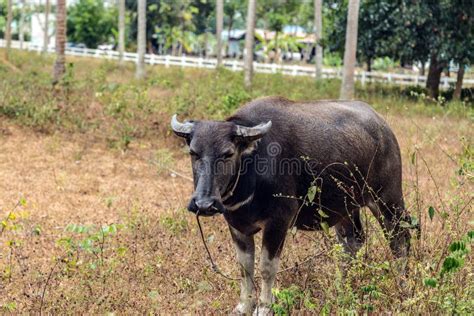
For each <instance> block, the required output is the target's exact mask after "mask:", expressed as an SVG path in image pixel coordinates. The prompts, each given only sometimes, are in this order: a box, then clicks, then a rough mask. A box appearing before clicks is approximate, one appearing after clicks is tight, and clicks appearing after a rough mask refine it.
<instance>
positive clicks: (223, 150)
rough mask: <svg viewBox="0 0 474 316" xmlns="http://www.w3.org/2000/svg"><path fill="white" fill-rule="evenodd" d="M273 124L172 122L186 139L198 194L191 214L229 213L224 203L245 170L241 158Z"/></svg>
mask: <svg viewBox="0 0 474 316" xmlns="http://www.w3.org/2000/svg"><path fill="white" fill-rule="evenodd" d="M271 126H272V123H271V121H269V122H267V123H262V124H259V125H256V126H251V127H247V126H241V125H237V124H235V123H232V122H217V121H195V122H192V121H190V122H184V123H181V122H179V121H178V119H177V118H176V114H175V115H173V118H172V119H171V127H172V129H173V131H174V133H175V134H176V135H178V136H180V137H183V138H185V139H186V142H187V144H188V145H189V154H190V155H191V163H192V169H193V179H194V193H193V195H192V197H191V200H190V201H189V205H188V210H189V211H191V212H194V213H197V212H199V214H200V215H208V216H211V215H215V214H218V213H224V212H225V206H224V202H223V200H225V198H226V195H228V194H229V192H231V190H233V187H234V185H235V184H236V181H237V178H238V177H237V175H238V173H239V170H240V166H241V156H242V154H244V153H245V152H246V151H249V150H251V149H252V147H253V146H254V144H255V141H256V140H258V139H259V138H261V137H262V136H263V135H265V134H266V133H267V132H268V131H269V130H270V128H271Z"/></svg>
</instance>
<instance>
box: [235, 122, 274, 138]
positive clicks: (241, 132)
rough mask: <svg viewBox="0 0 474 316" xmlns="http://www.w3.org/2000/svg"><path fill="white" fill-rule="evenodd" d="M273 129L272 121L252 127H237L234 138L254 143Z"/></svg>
mask: <svg viewBox="0 0 474 316" xmlns="http://www.w3.org/2000/svg"><path fill="white" fill-rule="evenodd" d="M271 127H272V121H268V122H266V123H261V124H258V125H255V126H252V127H248V126H242V125H236V129H235V132H234V136H235V138H236V139H237V140H243V141H246V142H252V141H254V140H257V139H260V138H262V137H263V136H265V134H267V133H268V131H269V130H270V128H271Z"/></svg>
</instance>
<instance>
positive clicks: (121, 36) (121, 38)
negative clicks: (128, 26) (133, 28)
mask: <svg viewBox="0 0 474 316" xmlns="http://www.w3.org/2000/svg"><path fill="white" fill-rule="evenodd" d="M118 4H119V21H118V31H119V32H118V51H119V60H120V63H123V54H124V52H125V0H119V1H118Z"/></svg>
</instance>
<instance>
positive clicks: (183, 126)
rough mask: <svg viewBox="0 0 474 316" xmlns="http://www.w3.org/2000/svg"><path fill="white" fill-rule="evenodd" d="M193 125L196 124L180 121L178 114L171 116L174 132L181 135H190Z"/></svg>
mask: <svg viewBox="0 0 474 316" xmlns="http://www.w3.org/2000/svg"><path fill="white" fill-rule="evenodd" d="M193 126H194V124H193V123H190V122H184V123H181V122H179V121H178V116H177V115H176V114H175V115H173V117H172V118H171V128H172V129H173V132H174V133H175V134H176V135H178V136H180V137H187V136H189V134H191V131H192V130H193Z"/></svg>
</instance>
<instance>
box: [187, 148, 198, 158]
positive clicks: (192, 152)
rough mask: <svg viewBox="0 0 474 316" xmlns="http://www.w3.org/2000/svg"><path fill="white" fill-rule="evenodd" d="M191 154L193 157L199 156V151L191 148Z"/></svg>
mask: <svg viewBox="0 0 474 316" xmlns="http://www.w3.org/2000/svg"><path fill="white" fill-rule="evenodd" d="M189 154H190V155H191V156H192V157H193V158H196V159H197V158H199V154H198V153H197V152H195V151H194V150H192V149H190V150H189Z"/></svg>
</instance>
